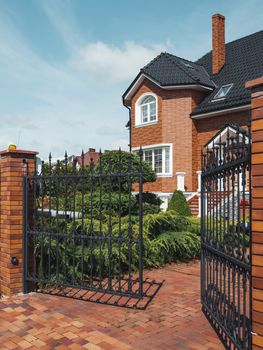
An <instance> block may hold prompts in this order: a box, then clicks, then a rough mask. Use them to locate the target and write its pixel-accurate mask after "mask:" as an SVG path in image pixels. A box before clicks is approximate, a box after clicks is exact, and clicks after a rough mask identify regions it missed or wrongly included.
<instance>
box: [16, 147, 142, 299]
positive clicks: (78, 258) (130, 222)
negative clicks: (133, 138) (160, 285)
mask: <svg viewBox="0 0 263 350" xmlns="http://www.w3.org/2000/svg"><path fill="white" fill-rule="evenodd" d="M135 157H137V156H135V155H132V154H130V156H128V157H127V156H126V157H125V159H124V158H123V153H122V152H121V151H120V152H118V151H116V152H115V156H114V159H111V158H109V157H107V155H106V156H105V157H103V156H102V155H100V158H99V161H98V163H97V165H96V166H94V164H93V163H92V162H91V163H90V165H89V166H84V155H83V154H82V157H79V160H78V162H76V160H74V161H73V162H72V163H70V162H69V160H68V157H67V155H66V156H65V159H64V160H63V161H58V162H56V163H53V162H52V159H51V156H50V157H49V161H48V162H47V163H45V164H44V162H43V163H42V169H41V172H40V173H39V174H35V175H34V176H25V177H24V276H23V278H24V281H23V285H24V292H25V293H26V292H28V291H29V290H32V289H34V290H38V291H44V292H47V291H52V292H53V291H59V290H63V293H64V295H67V296H68V295H72V293H73V294H77V293H78V295H79V296H80V298H83V293H82V292H83V291H84V292H85V291H92V292H94V293H102V295H105V294H106V295H112V296H120V297H127V298H141V297H142V296H143V295H144V291H143V260H142V259H143V238H142V169H141V167H142V164H141V155H140V160H139V158H138V157H137V158H136V159H135ZM134 160H135V161H136V164H134V163H133V161H134ZM136 166H137V168H136ZM135 168H136V169H138V171H134V169H135ZM134 182H136V183H137V187H138V194H137V195H136V197H134V195H133V194H132V187H133V183H134ZM101 300H102V301H103V300H104V301H105V299H103V297H100V298H97V299H96V301H98V302H99V301H101Z"/></svg>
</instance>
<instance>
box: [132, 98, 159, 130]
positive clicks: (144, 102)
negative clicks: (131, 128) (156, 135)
mask: <svg viewBox="0 0 263 350" xmlns="http://www.w3.org/2000/svg"><path fill="white" fill-rule="evenodd" d="M156 121H157V98H156V96H155V95H153V94H146V95H143V96H141V97H140V98H139V99H138V101H137V102H136V121H135V124H136V125H143V124H150V123H154V122H156Z"/></svg>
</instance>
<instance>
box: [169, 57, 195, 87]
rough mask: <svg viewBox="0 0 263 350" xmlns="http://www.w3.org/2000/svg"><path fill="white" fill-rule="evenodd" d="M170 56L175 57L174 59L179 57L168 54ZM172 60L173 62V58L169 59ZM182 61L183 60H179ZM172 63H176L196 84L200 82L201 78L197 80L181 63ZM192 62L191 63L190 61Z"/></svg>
mask: <svg viewBox="0 0 263 350" xmlns="http://www.w3.org/2000/svg"><path fill="white" fill-rule="evenodd" d="M168 55H169V56H173V57H176V59H178V58H179V57H177V56H175V55H171V54H168ZM168 58H169V59H170V60H172V57H168ZM179 59H181V58H179ZM172 62H174V63H175V64H176V65H177V67H179V68H180V69H181V70H182V71H183V72H184V73H185V74H186V75H188V77H190V78H191V79H192V80H194V81H195V82H196V81H200V79H199V78H197V77H196V76H195V75H194V74H191V73H190V72H188V71H187V70H186V69H185V68H184V67H183V66H182V65H181V64H180V63H178V62H177V61H176V60H174V59H173V60H172ZM189 62H190V61H189Z"/></svg>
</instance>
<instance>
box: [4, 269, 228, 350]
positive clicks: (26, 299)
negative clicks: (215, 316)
mask: <svg viewBox="0 0 263 350" xmlns="http://www.w3.org/2000/svg"><path fill="white" fill-rule="evenodd" d="M145 274H146V275H147V276H149V277H150V278H154V279H156V280H160V281H161V280H163V279H164V280H165V283H164V285H163V286H162V288H161V289H160V291H159V292H158V294H157V295H156V297H155V298H154V300H153V301H152V302H151V304H150V305H149V306H148V308H147V310H145V311H140V310H132V309H124V308H119V307H114V306H107V305H100V304H95V303H90V302H84V301H79V300H72V299H68V298H63V297H59V296H50V295H44V294H35V293H32V294H29V295H26V296H24V295H21V296H18V297H13V298H10V299H6V300H2V301H1V302H0V349H58V350H63V349H72V350H77V349H89V350H102V349H103V350H110V349H116V350H139V349H140V350H155V349H156V350H157V349H158V350H162V349H163V350H173V349H178V350H190V349H192V350H208V349H210V350H223V346H222V345H221V344H220V342H219V340H218V339H217V337H216V335H215V333H214V331H213V330H212V329H211V327H210V325H209V324H208V322H207V321H206V319H205V317H204V316H203V315H202V312H201V310H200V303H199V283H200V280H199V262H192V263H190V264H179V265H176V264H173V265H168V266H166V267H165V268H162V269H158V270H152V271H147V272H146V273H145Z"/></svg>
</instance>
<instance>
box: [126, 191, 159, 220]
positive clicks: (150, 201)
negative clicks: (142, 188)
mask: <svg viewBox="0 0 263 350" xmlns="http://www.w3.org/2000/svg"><path fill="white" fill-rule="evenodd" d="M135 197H136V205H135V206H134V208H133V211H132V212H133V213H134V215H136V214H137V215H138V212H139V194H136V195H135ZM161 204H162V200H161V199H160V197H158V196H157V195H156V194H155V193H151V192H143V193H142V209H143V214H144V215H146V214H157V213H159V212H160V211H161V208H160V206H161Z"/></svg>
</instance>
